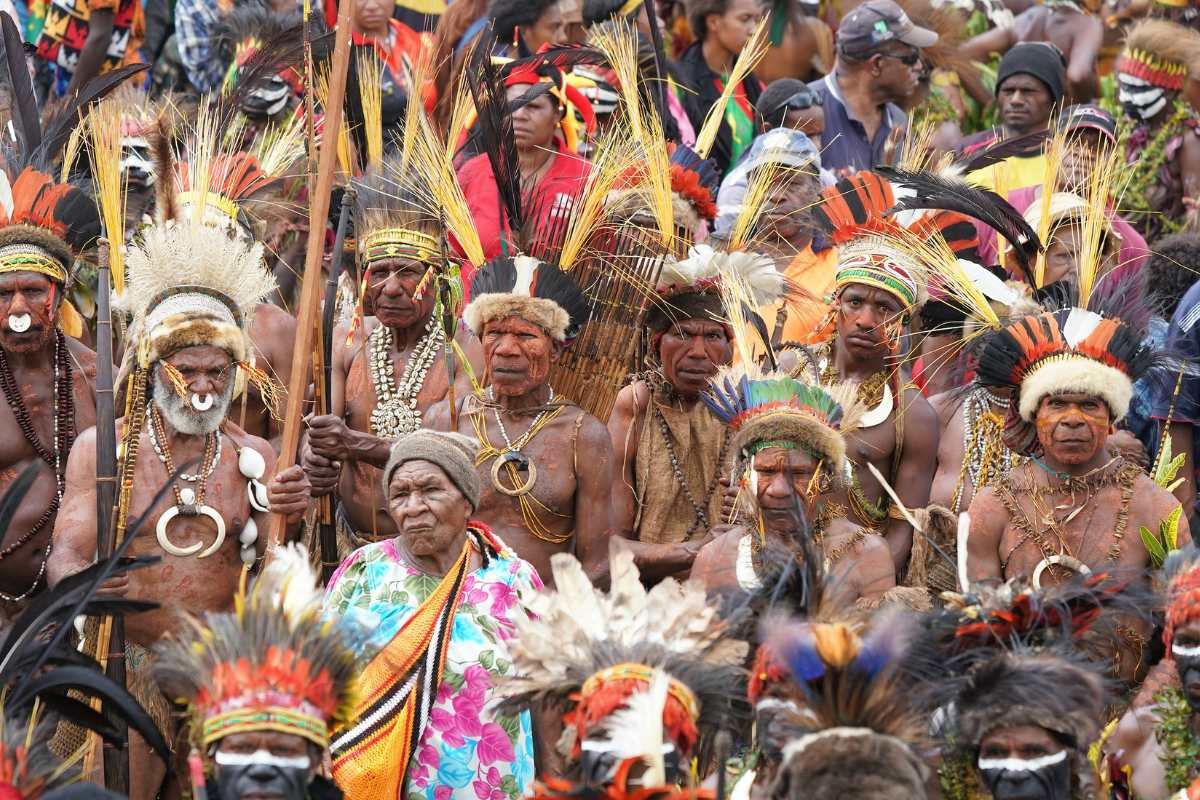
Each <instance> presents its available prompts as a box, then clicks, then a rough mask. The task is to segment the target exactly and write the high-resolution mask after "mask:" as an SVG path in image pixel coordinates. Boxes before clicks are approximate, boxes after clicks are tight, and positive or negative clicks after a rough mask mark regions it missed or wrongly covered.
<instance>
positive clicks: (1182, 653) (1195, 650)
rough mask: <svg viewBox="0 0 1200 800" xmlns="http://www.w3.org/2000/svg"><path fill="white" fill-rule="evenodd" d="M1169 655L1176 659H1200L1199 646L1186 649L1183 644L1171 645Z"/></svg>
mask: <svg viewBox="0 0 1200 800" xmlns="http://www.w3.org/2000/svg"><path fill="white" fill-rule="evenodd" d="M1171 655H1173V656H1175V657H1176V658H1200V644H1198V645H1193V646H1192V647H1188V646H1187V645H1183V644H1174V643H1172V644H1171Z"/></svg>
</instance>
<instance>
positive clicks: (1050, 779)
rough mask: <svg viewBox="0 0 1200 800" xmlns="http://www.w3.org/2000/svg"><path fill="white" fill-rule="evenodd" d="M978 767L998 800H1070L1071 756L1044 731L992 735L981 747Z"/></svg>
mask: <svg viewBox="0 0 1200 800" xmlns="http://www.w3.org/2000/svg"><path fill="white" fill-rule="evenodd" d="M978 767H979V775H980V777H981V778H982V779H983V783H984V785H985V786H987V788H988V790H989V791H990V792H991V794H992V797H994V798H996V800H1070V797H1071V759H1070V754H1069V753H1068V752H1067V750H1066V748H1065V747H1064V745H1063V743H1062V742H1060V741H1059V740H1058V739H1056V738H1055V737H1054V735H1053V734H1051V733H1050V732H1049V731H1047V730H1046V729H1045V728H1039V727H1038V726H1036V725H1016V726H1012V727H1008V728H997V729H995V730H993V731H989V732H988V734H987V735H986V736H984V737H983V741H981V742H980V743H979V761H978Z"/></svg>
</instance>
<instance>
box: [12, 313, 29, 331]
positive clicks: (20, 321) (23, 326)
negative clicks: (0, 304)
mask: <svg viewBox="0 0 1200 800" xmlns="http://www.w3.org/2000/svg"><path fill="white" fill-rule="evenodd" d="M32 324H33V317H31V316H29V315H28V314H9V315H8V329H9V330H10V331H12V332H13V333H24V332H25V331H27V330H29V326H30V325H32Z"/></svg>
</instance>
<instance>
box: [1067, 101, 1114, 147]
mask: <svg viewBox="0 0 1200 800" xmlns="http://www.w3.org/2000/svg"><path fill="white" fill-rule="evenodd" d="M1058 125H1059V127H1060V128H1062V129H1063V130H1066V131H1068V132H1069V131H1077V130H1084V129H1087V130H1093V131H1099V132H1100V133H1102V134H1104V138H1105V139H1108V140H1109V141H1110V142H1116V141H1117V121H1116V120H1115V119H1113V115H1112V114H1110V113H1108V112H1107V111H1105V110H1104V109H1103V108H1101V107H1100V106H1097V105H1092V104H1090V103H1080V104H1078V105H1073V106H1067V107H1066V108H1064V109H1063V112H1062V113H1061V114H1060V115H1059V116H1058Z"/></svg>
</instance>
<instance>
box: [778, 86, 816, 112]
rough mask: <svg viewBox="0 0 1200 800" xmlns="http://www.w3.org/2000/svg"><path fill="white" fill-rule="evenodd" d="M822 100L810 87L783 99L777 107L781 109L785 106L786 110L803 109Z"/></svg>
mask: <svg viewBox="0 0 1200 800" xmlns="http://www.w3.org/2000/svg"><path fill="white" fill-rule="evenodd" d="M824 102H825V101H824V100H822V99H821V95H819V94H817V93H816V92H814V91H813V90H812V89H801V90H800V91H798V92H796V93H795V94H794V95H792V96H791V97H789V98H788V99H787V100H784V101H783V103H782V104H781V105H780V106H779V107H780V108H781V109H783V108H786V109H787V110H788V111H803V110H805V109H806V108H812V107H813V106H819V105H822V104H824Z"/></svg>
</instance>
